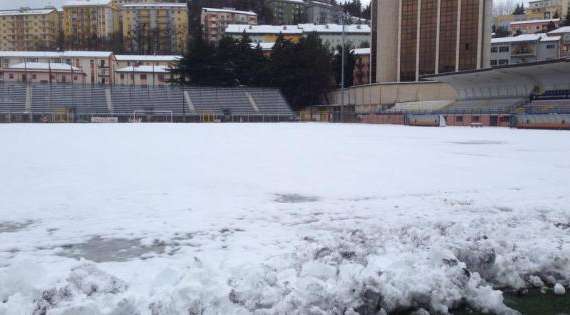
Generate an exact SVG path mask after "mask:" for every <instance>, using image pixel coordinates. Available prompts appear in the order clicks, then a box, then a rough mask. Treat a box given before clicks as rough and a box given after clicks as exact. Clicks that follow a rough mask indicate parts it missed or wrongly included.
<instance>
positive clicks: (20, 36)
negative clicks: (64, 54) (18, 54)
mask: <svg viewBox="0 0 570 315" xmlns="http://www.w3.org/2000/svg"><path fill="white" fill-rule="evenodd" d="M60 31H61V30H60V26H59V21H58V13H57V10H56V9H54V8H47V9H28V8H22V9H18V10H5V11H0V50H46V49H56V48H57V46H58V39H59V36H58V35H59V32H60Z"/></svg>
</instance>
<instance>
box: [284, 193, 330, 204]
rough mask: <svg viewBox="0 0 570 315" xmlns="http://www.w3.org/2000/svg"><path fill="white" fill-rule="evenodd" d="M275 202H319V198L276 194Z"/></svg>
mask: <svg viewBox="0 0 570 315" xmlns="http://www.w3.org/2000/svg"><path fill="white" fill-rule="evenodd" d="M275 196H276V198H275V202H279V203H302V202H315V201H319V197H316V196H305V195H300V194H275Z"/></svg>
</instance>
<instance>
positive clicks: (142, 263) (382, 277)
mask: <svg viewBox="0 0 570 315" xmlns="http://www.w3.org/2000/svg"><path fill="white" fill-rule="evenodd" d="M0 144H1V149H0V165H1V168H0V169H1V171H0V179H1V182H0V183H1V186H0V314H1V315H5V314H31V313H33V314H45V313H46V311H47V314H69V315H70V314H114V315H119V314H153V315H158V314H160V315H163V314H248V313H253V312H257V314H293V313H298V314H343V313H344V314H351V313H353V312H359V313H361V314H375V313H376V312H378V311H379V310H381V313H383V312H384V311H387V312H392V311H396V310H404V309H410V310H414V309H415V310H418V309H421V308H423V309H425V310H428V311H430V312H432V313H435V312H441V313H446V312H449V311H450V310H451V309H453V308H455V307H458V306H461V305H465V304H467V305H469V306H470V307H472V308H475V309H479V310H481V311H490V312H494V313H498V314H510V313H513V311H511V310H509V309H508V308H507V307H506V306H505V305H504V304H503V299H502V294H501V291H499V290H498V289H500V288H515V289H521V288H525V287H533V286H534V287H542V286H544V287H548V288H552V287H553V286H554V285H555V284H556V283H559V284H560V285H562V286H564V287H566V288H568V285H569V284H570V283H569V281H570V261H569V260H570V194H569V192H570V133H569V132H564V131H530V130H513V129H506V128H502V129H497V128H459V127H456V128H452V127H448V128H414V127H404V126H381V125H350V124H346V125H341V124H174V125H173V124H143V125H135V124H121V125H113V124H110V125H93V124H90V125H78V124H69V125H24V124H22V125H16V124H13V125H0Z"/></svg>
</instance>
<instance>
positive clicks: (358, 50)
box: [352, 48, 370, 55]
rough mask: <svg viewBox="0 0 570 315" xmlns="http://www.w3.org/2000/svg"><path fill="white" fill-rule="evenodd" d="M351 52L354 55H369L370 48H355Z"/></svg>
mask: <svg viewBox="0 0 570 315" xmlns="http://www.w3.org/2000/svg"><path fill="white" fill-rule="evenodd" d="M352 52H353V53H354V54H355V55H370V48H355V49H353V50H352Z"/></svg>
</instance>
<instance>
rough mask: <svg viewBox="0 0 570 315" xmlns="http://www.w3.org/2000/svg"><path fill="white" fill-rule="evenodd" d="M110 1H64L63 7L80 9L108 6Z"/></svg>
mask: <svg viewBox="0 0 570 315" xmlns="http://www.w3.org/2000/svg"><path fill="white" fill-rule="evenodd" d="M111 2H112V0H66V1H64V2H63V6H64V7H82V6H95V5H97V6H100V5H109V4H111Z"/></svg>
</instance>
